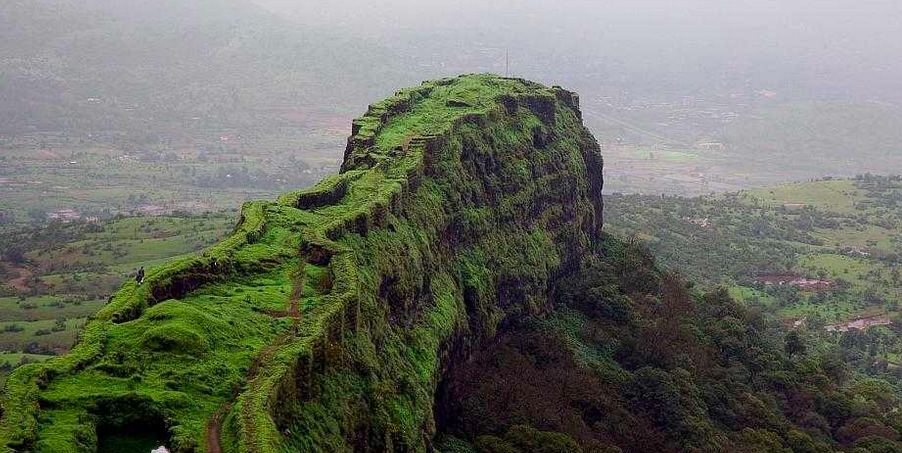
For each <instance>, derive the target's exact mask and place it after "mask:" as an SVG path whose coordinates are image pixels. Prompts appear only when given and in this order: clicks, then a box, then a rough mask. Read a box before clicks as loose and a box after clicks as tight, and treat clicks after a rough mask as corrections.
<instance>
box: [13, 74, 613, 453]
mask: <svg viewBox="0 0 902 453" xmlns="http://www.w3.org/2000/svg"><path fill="white" fill-rule="evenodd" d="M602 167H603V163H602V157H601V154H600V151H599V146H598V144H597V142H596V141H595V140H594V138H593V137H592V136H591V134H590V133H589V132H588V131H587V129H586V128H585V127H584V126H583V125H582V121H581V115H580V111H579V98H578V96H577V95H576V94H574V93H571V92H569V91H566V90H564V89H561V88H557V87H555V88H547V87H544V86H541V85H538V84H535V83H532V82H528V81H525V80H520V79H511V78H502V77H497V76H492V75H467V76H461V77H458V78H452V79H444V80H438V81H431V82H426V83H424V84H423V85H421V86H419V87H416V88H411V89H406V90H402V91H400V92H398V93H396V94H395V95H394V96H393V97H391V98H388V99H386V100H384V101H382V102H379V103H376V104H373V105H371V106H370V107H369V109H368V111H367V113H366V114H365V115H364V116H363V117H361V118H359V119H357V120H355V121H354V122H353V127H352V134H351V137H350V138H349V140H348V146H347V150H346V152H345V161H344V164H343V166H342V168H341V172H340V174H338V175H336V176H334V177H331V178H329V179H326V180H324V181H322V182H321V183H320V184H318V185H316V186H315V187H313V188H311V189H306V190H300V191H296V192H292V193H288V194H286V195H284V196H282V197H281V198H280V199H279V200H278V201H275V202H252V203H248V204H246V205H245V206H244V207H243V209H242V212H241V219H240V221H239V223H238V225H237V226H236V227H235V230H234V232H233V233H232V234H231V235H230V237H229V238H228V239H227V240H225V241H224V242H222V243H220V244H218V245H216V246H214V247H212V248H210V249H208V250H206V251H204V252H203V253H200V254H198V255H196V256H191V257H188V258H184V259H181V260H178V261H175V262H172V263H169V264H167V265H164V266H160V267H158V268H155V269H151V270H149V272H148V273H147V277H146V279H145V280H144V282H143V283H141V284H140V285H139V284H138V283H136V282H132V283H129V284H127V285H125V287H123V288H122V290H121V291H119V292H118V293H117V294H115V295H114V296H113V297H112V298H111V299H110V301H109V303H108V304H107V305H106V306H105V307H104V308H103V309H102V310H101V311H99V312H98V313H97V314H96V315H94V316H93V317H92V319H91V321H90V322H89V323H88V325H87V326H86V328H85V330H84V331H83V333H82V335H81V338H80V341H79V343H78V345H77V346H76V347H75V349H74V350H73V351H72V353H70V354H68V355H66V356H64V357H61V358H58V359H56V360H53V361H50V362H47V363H44V364H34V365H29V366H25V367H22V368H20V369H18V370H17V371H16V372H15V373H14V374H13V375H12V376H11V377H10V379H9V380H8V383H7V387H6V394H5V395H4V397H3V400H2V421H0V442H2V443H0V445H3V446H4V450H6V451H10V450H12V451H39V452H94V451H119V450H120V449H122V448H133V449H136V450H135V451H140V450H144V449H145V447H149V448H154V447H156V446H157V445H165V446H166V447H167V448H169V449H170V450H172V451H174V452H194V451H197V452H201V451H208V452H222V451H225V452H253V453H264V452H276V451H287V450H291V451H330V452H333V451H425V450H428V449H430V448H431V443H432V438H433V437H434V435H435V433H436V431H437V428H436V419H435V418H436V417H435V415H434V411H433V406H434V403H435V398H436V396H435V395H436V392H437V387H438V386H439V385H440V382H441V381H442V379H443V375H444V374H445V373H446V371H447V370H448V367H449V366H450V365H451V364H452V363H454V362H455V361H459V360H462V359H463V358H465V357H467V356H468V355H470V354H471V352H472V351H473V350H474V349H475V348H476V347H477V346H478V345H479V344H484V343H486V342H488V341H490V340H491V339H493V338H494V337H495V336H496V335H497V334H498V332H499V330H501V329H503V328H504V326H506V325H509V324H513V323H516V322H517V321H518V320H519V319H522V318H525V317H529V316H531V315H538V314H541V313H543V312H544V311H547V310H548V309H549V304H548V300H549V298H548V295H549V294H550V291H551V288H552V285H553V284H554V282H555V281H557V280H559V279H560V278H562V277H563V276H565V275H568V274H570V273H572V272H574V271H576V270H577V269H578V268H579V266H580V262H581V260H582V258H583V256H584V255H586V254H588V253H589V252H590V250H591V248H592V244H593V243H594V242H595V240H596V239H597V238H598V237H599V235H600V232H601V226H602V208H603V202H602V195H601V190H602V185H603V182H602Z"/></svg>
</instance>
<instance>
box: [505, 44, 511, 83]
mask: <svg viewBox="0 0 902 453" xmlns="http://www.w3.org/2000/svg"><path fill="white" fill-rule="evenodd" d="M510 75H511V50H510V49H505V50H504V77H510Z"/></svg>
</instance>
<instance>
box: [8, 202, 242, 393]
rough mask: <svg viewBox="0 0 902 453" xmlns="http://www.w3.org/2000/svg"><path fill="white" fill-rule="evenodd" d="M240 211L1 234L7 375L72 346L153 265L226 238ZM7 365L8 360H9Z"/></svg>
mask: <svg viewBox="0 0 902 453" xmlns="http://www.w3.org/2000/svg"><path fill="white" fill-rule="evenodd" d="M235 219H236V213H235V212H234V211H225V212H218V213H211V214H205V215H198V216H192V215H181V216H159V217H117V218H113V219H109V220H104V221H72V222H68V223H64V222H61V221H56V222H52V223H50V224H49V225H47V226H44V227H41V228H34V229H25V230H20V231H17V232H15V233H9V234H7V235H5V236H4V237H3V239H0V250H2V251H3V253H2V260H0V380H2V379H4V378H5V376H6V374H8V372H9V371H10V370H12V369H13V368H14V367H16V366H18V365H20V364H22V363H28V362H30V361H36V360H44V359H46V358H48V357H52V356H55V355H58V354H62V353H65V352H67V351H68V350H69V349H70V348H71V346H72V345H73V343H74V342H75V340H76V337H77V335H78V332H79V330H80V329H81V328H82V327H83V326H84V324H85V321H86V320H87V318H88V317H89V316H91V315H92V314H94V313H95V312H96V311H97V310H99V309H100V308H102V307H103V306H104V304H106V302H107V300H108V299H109V296H110V295H111V294H112V293H114V292H115V291H117V290H118V289H119V287H120V286H122V284H123V283H124V282H125V281H126V280H127V279H130V278H133V276H134V274H135V271H136V269H138V268H139V267H142V266H143V267H145V268H150V267H153V266H157V265H159V264H162V263H165V262H167V261H169V260H171V259H174V258H177V257H179V256H182V255H185V254H190V253H193V252H195V251H197V250H200V249H203V248H205V247H207V246H209V245H212V244H214V243H216V242H218V241H220V240H221V239H222V238H223V237H225V235H226V234H227V232H228V231H230V230H231V228H232V227H233V225H234V222H235ZM7 364H8V365H7Z"/></svg>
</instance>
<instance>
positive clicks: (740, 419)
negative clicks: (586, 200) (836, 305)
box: [438, 239, 902, 453]
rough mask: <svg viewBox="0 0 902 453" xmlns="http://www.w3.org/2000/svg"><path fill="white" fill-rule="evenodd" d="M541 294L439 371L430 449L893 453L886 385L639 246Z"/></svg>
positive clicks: (894, 418) (620, 247)
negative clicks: (701, 287) (537, 312)
mask: <svg viewBox="0 0 902 453" xmlns="http://www.w3.org/2000/svg"><path fill="white" fill-rule="evenodd" d="M555 300H556V304H557V306H556V308H555V311H554V313H553V314H552V315H551V316H550V317H549V318H547V319H544V320H532V321H529V322H526V323H523V324H520V325H518V326H516V327H514V328H511V329H510V330H508V331H506V332H505V333H503V334H502V335H501V337H500V339H499V341H498V342H497V343H496V344H495V345H493V346H492V347H488V348H486V349H485V350H483V351H480V352H478V353H476V354H475V356H474V357H473V360H472V361H470V362H467V363H465V364H463V365H461V366H459V367H458V368H456V369H453V370H451V371H450V373H449V377H448V378H447V382H445V383H444V384H443V386H442V388H443V393H442V394H441V399H440V404H439V406H438V407H439V410H438V414H439V420H440V425H441V428H442V430H443V432H444V437H442V438H441V439H442V440H441V441H442V442H443V444H442V446H444V447H445V449H443V450H442V451H445V452H448V451H451V452H478V453H516V452H522V453H526V452H531V451H543V452H549V453H553V452H561V453H563V452H587V453H588V452H592V453H602V452H603V453H612V452H636V453H639V452H648V451H657V452H693V453H695V452H698V453H700V452H748V453H753V452H754V453H761V452H774V453H829V452H841V451H843V452H853V451H854V452H855V453H878V452H879V453H884V452H902V443H900V442H899V439H900V435H899V433H900V430H902V414H900V413H899V411H898V410H896V409H897V408H898V407H899V406H900V403H902V393H900V390H899V388H898V387H897V386H896V385H895V384H891V383H890V382H888V381H885V380H881V379H877V378H874V377H866V376H863V375H861V374H859V373H857V372H855V370H853V369H852V368H850V367H849V366H848V365H847V364H846V362H845V360H844V355H843V354H844V352H843V350H842V349H841V348H838V347H835V346H831V345H830V344H828V343H826V342H820V341H818V340H817V339H816V338H812V337H811V336H810V335H807V334H806V333H805V332H803V331H799V332H795V333H792V334H789V335H787V334H786V332H785V331H784V330H783V329H782V328H781V327H780V325H779V323H777V322H775V321H773V320H772V319H769V318H767V317H766V316H763V315H761V314H760V313H758V312H755V311H752V310H749V309H748V308H746V307H744V306H741V305H740V304H738V303H736V302H734V301H733V300H731V299H730V297H729V295H728V294H727V293H726V291H723V290H716V291H713V292H708V293H702V292H700V291H698V290H696V289H695V288H694V287H693V286H692V285H690V284H687V283H686V282H685V280H683V279H682V278H681V277H680V276H678V275H674V274H667V273H663V272H662V271H660V270H659V269H658V268H657V267H656V266H655V265H654V262H653V261H652V260H651V258H650V256H649V254H648V253H647V252H646V251H645V250H644V249H643V248H642V247H641V246H637V245H630V244H624V243H621V242H618V241H614V240H611V239H608V240H606V247H605V259H603V260H601V259H592V260H589V261H588V262H587V263H586V264H585V265H584V266H583V269H582V271H581V272H580V273H579V275H576V276H573V277H571V278H569V279H567V280H565V281H564V282H562V283H561V284H560V285H559V288H558V291H557V294H556V297H555ZM537 438H547V439H553V440H550V441H549V442H548V443H546V444H544V445H545V446H544V447H542V449H531V447H530V445H531V444H530V442H533V441H535V439H537Z"/></svg>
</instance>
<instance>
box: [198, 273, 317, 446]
mask: <svg viewBox="0 0 902 453" xmlns="http://www.w3.org/2000/svg"><path fill="white" fill-rule="evenodd" d="M306 280H307V262H306V261H301V266H300V269H299V270H297V271H295V272H293V273H292V275H291V286H292V289H291V297H289V298H288V304H287V305H288V306H287V307H286V310H284V311H281V312H268V314H269V315H270V316H275V317H279V318H285V317H287V318H291V319H292V323H291V330H290V332H289V333H287V334H284V335H281V336H279V337H277V338H276V339H275V340H274V341H273V342H272V343H270V344H268V345H266V346H265V347H264V348H263V349H261V350H260V353H259V354H257V357H255V358H254V361H253V363H251V366H250V368H248V370H247V382H248V385H250V384H251V383H252V382H253V380H254V379H255V378H256V377H257V373H258V372H259V371H260V367H261V366H262V365H263V364H264V363H266V362H267V361H269V360H270V359H271V358H272V357H273V355H275V353H276V351H277V350H278V349H279V348H280V347H282V346H283V345H284V344H285V343H287V342H288V340H289V339H291V337H292V336H294V334H295V333H297V329H298V326H299V325H300V322H301V300H302V299H303V297H304V284H305V282H306ZM237 399H238V392H236V393H235V395H234V396H233V397H232V399H231V400H230V401H229V402H227V403H225V404H224V405H223V406H222V407H220V408H219V410H217V411H216V412H215V413H214V414H213V416H212V417H210V420H209V421H208V422H207V428H206V435H205V439H206V446H207V453H222V440H221V439H222V424H223V421H224V419H225V416H226V414H228V413H229V411H230V410H231V409H232V406H233V405H234V404H235V401H236V400H237ZM249 428H252V427H249ZM249 435H250V437H251V438H253V437H254V433H253V432H251V433H249Z"/></svg>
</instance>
